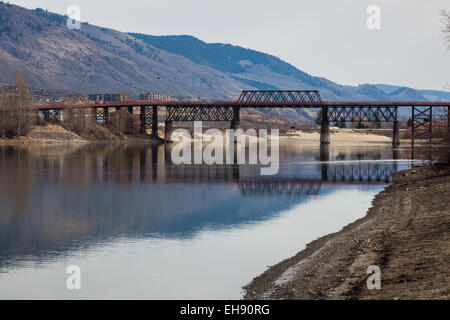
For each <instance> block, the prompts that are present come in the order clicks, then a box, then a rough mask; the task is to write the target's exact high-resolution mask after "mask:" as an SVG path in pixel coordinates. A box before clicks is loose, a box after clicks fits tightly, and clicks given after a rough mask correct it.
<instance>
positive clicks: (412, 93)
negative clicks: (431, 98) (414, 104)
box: [389, 88, 428, 101]
mask: <svg viewBox="0 0 450 320" xmlns="http://www.w3.org/2000/svg"><path fill="white" fill-rule="evenodd" d="M389 96H390V97H391V100H393V101H428V99H427V98H425V97H424V96H423V95H422V94H421V93H420V92H418V91H416V90H414V89H411V88H400V89H397V90H395V91H393V92H391V93H390V94H389Z"/></svg>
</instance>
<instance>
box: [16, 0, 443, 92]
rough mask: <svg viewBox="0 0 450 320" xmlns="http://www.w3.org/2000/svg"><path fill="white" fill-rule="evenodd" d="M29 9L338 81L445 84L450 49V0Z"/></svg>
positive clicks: (281, 0)
mask: <svg viewBox="0 0 450 320" xmlns="http://www.w3.org/2000/svg"><path fill="white" fill-rule="evenodd" d="M10 2H11V3H14V4H18V5H21V6H25V7H27V8H33V9H34V8H36V7H40V8H44V9H48V10H49V11H53V12H58V13H63V14H65V12H66V8H67V7H68V6H69V5H72V4H75V5H78V6H79V7H80V8H81V14H82V20H83V21H88V22H89V23H91V24H95V25H100V26H103V27H109V28H114V29H118V30H120V31H125V32H141V33H146V34H152V35H172V34H188V35H193V36H195V37H198V38H200V39H201V40H203V41H206V42H222V43H231V44H234V45H239V46H243V47H246V48H251V49H255V50H259V51H263V52H266V53H270V54H273V55H276V56H278V57H280V58H281V59H283V60H285V61H287V62H289V63H291V64H293V65H294V66H296V67H297V68H299V69H301V70H303V71H305V72H308V73H310V74H312V75H315V76H323V77H326V78H328V79H330V80H333V81H336V82H338V83H341V84H351V85H356V84H360V83H388V84H397V85H404V86H410V87H414V88H418V89H439V90H441V89H443V86H444V84H445V82H446V81H449V82H450V51H447V50H446V46H445V45H444V42H443V34H442V32H441V29H442V22H441V17H440V9H448V10H450V1H449V0H426V1H424V0H369V1H367V0H339V1H338V0H308V1H303V0H276V1H273V0H247V1H245V0H220V1H216V0H151V1H143V0H127V1H107V0H95V1H93V0H69V1H66V0H58V1H57V0H24V1H22V0H17V1H14V0H12V1H10ZM370 5H377V6H379V7H380V8H381V29H380V30H369V29H368V28H367V26H366V21H367V19H368V17H369V15H368V14H367V13H366V10H367V8H368V7H369V6H370Z"/></svg>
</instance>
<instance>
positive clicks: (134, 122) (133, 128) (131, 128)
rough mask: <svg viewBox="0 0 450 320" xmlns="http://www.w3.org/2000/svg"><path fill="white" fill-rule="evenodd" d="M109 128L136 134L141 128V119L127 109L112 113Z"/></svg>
mask: <svg viewBox="0 0 450 320" xmlns="http://www.w3.org/2000/svg"><path fill="white" fill-rule="evenodd" d="M109 128H110V129H111V131H112V132H114V133H122V134H136V133H138V132H139V130H140V120H139V118H138V117H136V116H134V115H132V114H131V113H130V112H128V111H126V110H119V111H115V112H113V113H111V116H110V121H109Z"/></svg>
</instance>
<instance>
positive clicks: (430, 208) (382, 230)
mask: <svg viewBox="0 0 450 320" xmlns="http://www.w3.org/2000/svg"><path fill="white" fill-rule="evenodd" d="M449 191H450V174H449V173H448V172H437V171H435V170H433V169H431V168H430V167H421V168H414V169H412V170H407V171H402V172H398V173H396V174H394V176H393V182H392V184H391V185H389V186H388V187H387V188H386V189H385V190H384V191H382V192H381V193H379V194H378V195H377V196H376V197H375V199H374V200H373V203H372V205H373V206H372V208H370V209H369V211H368V213H367V215H366V216H365V217H364V218H362V219H359V220H357V221H355V222H354V223H352V224H350V225H348V226H347V227H345V228H344V229H343V230H341V231H340V232H337V233H335V234H330V235H327V236H325V237H322V238H320V239H318V240H315V241H313V242H311V243H310V244H309V245H307V247H306V249H305V250H303V251H301V252H299V253H298V254H297V255H296V256H294V257H291V258H289V259H287V260H285V261H283V262H281V263H279V264H277V265H275V266H273V267H270V268H269V269H268V270H267V271H266V272H264V273H263V274H262V275H260V276H259V277H257V278H255V279H254V280H253V281H252V282H251V283H250V284H249V285H247V286H246V287H244V289H245V291H246V295H245V297H244V299H247V300H254V299H288V300H291V299H338V300H339V299H392V300H397V299H449V298H450V267H449V266H450V246H449V243H450V197H449ZM372 265H375V266H378V267H379V268H380V270H381V289H379V290H378V289H373V290H369V289H368V288H367V279H368V277H369V276H370V274H368V273H367V268H368V267H369V266H372Z"/></svg>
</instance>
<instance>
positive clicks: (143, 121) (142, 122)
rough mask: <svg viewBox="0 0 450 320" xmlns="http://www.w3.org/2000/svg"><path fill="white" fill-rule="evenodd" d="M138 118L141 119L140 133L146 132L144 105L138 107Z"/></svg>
mask: <svg viewBox="0 0 450 320" xmlns="http://www.w3.org/2000/svg"><path fill="white" fill-rule="evenodd" d="M139 119H140V120H141V133H147V118H146V116H145V107H140V115H139Z"/></svg>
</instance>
